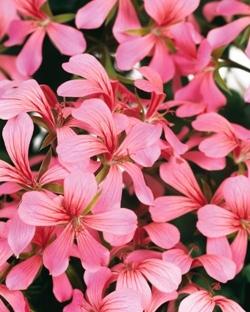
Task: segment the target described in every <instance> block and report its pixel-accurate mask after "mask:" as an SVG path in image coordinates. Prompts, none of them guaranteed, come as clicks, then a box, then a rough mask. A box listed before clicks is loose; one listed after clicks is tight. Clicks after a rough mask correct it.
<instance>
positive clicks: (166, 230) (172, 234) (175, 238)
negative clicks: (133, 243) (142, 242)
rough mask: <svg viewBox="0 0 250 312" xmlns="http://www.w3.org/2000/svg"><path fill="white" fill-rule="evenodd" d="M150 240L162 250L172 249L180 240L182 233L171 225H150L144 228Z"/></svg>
mask: <svg viewBox="0 0 250 312" xmlns="http://www.w3.org/2000/svg"><path fill="white" fill-rule="evenodd" d="M144 229H145V230H146V231H147V233H148V235H149V237H150V239H151V240H152V242H153V243H155V244H156V245H157V246H159V247H162V248H166V249H169V248H172V247H174V246H175V245H176V244H177V243H178V242H179V240H180V232H179V231H178V229H177V228H176V227H175V226H174V225H172V224H170V223H154V222H153V223H150V224H148V225H146V226H144Z"/></svg>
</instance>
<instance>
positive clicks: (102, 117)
mask: <svg viewBox="0 0 250 312" xmlns="http://www.w3.org/2000/svg"><path fill="white" fill-rule="evenodd" d="M72 115H73V117H75V118H76V119H77V120H80V121H82V122H83V127H84V129H85V130H87V131H88V132H90V133H94V134H96V135H97V136H99V137H100V138H102V140H103V141H104V144H105V146H106V147H107V149H108V151H110V152H113V150H114V149H115V147H116V143H117V130H116V128H115V123H114V120H113V117H112V114H111V111H110V109H109V108H108V106H107V104H106V103H105V102H104V101H102V100H98V99H93V100H92V99H91V100H86V101H84V103H83V104H82V105H81V106H80V107H79V108H77V109H74V110H73V113H72Z"/></svg>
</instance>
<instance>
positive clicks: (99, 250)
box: [76, 229, 109, 271]
mask: <svg viewBox="0 0 250 312" xmlns="http://www.w3.org/2000/svg"><path fill="white" fill-rule="evenodd" d="M76 240H77V246H78V249H79V253H80V257H81V261H82V265H83V267H84V268H85V269H87V270H92V271H95V270H97V269H99V268H100V267H101V266H106V265H107V264H108V262H109V251H108V249H106V248H105V247H104V246H103V245H102V244H100V243H99V242H98V241H97V240H96V239H95V238H94V237H93V236H92V235H91V234H90V233H89V231H88V230H87V229H83V230H82V231H80V232H78V233H76Z"/></svg>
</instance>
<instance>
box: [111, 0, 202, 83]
mask: <svg viewBox="0 0 250 312" xmlns="http://www.w3.org/2000/svg"><path fill="white" fill-rule="evenodd" d="M198 5H199V1H198V0H192V1H189V3H188V5H187V4H186V3H185V1H183V0H178V1H175V2H173V1H170V0H169V1H168V0H167V1H166V0H164V1H163V0H157V1H154V3H153V2H152V1H151V0H145V1H144V6H145V10H146V12H147V13H148V15H149V16H150V17H151V18H152V19H153V26H151V27H149V30H148V29H147V28H146V35H144V36H140V33H143V31H144V29H142V32H141V30H140V29H138V31H137V33H138V34H137V33H136V30H135V33H136V35H135V36H130V38H128V39H127V40H126V41H125V42H122V43H121V45H120V46H119V47H118V50H117V52H116V60H117V65H118V68H119V69H121V70H130V69H132V67H133V66H134V65H135V64H136V63H137V62H139V61H141V60H142V59H144V57H146V56H151V55H152V60H151V62H150V65H149V66H150V67H152V68H154V69H155V70H156V71H158V72H159V74H160V75H161V77H162V79H163V80H164V81H168V80H170V79H172V78H173V76H174V73H175V66H174V61H173V58H172V55H171V53H172V52H173V49H174V48H173V47H174V45H173V39H174V38H173V35H172V33H171V29H172V27H173V26H174V25H175V24H177V23H182V22H183V21H184V19H185V18H186V17H187V16H188V15H190V14H191V13H192V12H193V11H194V10H195V9H196V8H197V7H198ZM128 31H129V29H128ZM144 32H145V31H144Z"/></svg>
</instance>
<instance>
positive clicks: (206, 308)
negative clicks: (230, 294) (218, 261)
mask: <svg viewBox="0 0 250 312" xmlns="http://www.w3.org/2000/svg"><path fill="white" fill-rule="evenodd" d="M215 306H218V307H220V308H221V311H222V312H227V311H232V312H245V310H243V309H242V308H241V307H240V306H239V305H238V303H236V302H235V301H233V300H231V299H228V298H226V297H223V296H212V295H210V293H208V292H207V291H206V290H199V291H195V292H194V293H192V294H191V295H189V296H187V297H186V298H185V299H183V300H182V301H181V304H180V306H179V310H178V311H179V312H213V311H214V308H215Z"/></svg>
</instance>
